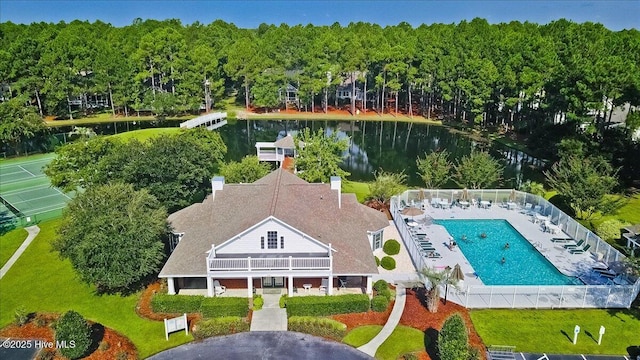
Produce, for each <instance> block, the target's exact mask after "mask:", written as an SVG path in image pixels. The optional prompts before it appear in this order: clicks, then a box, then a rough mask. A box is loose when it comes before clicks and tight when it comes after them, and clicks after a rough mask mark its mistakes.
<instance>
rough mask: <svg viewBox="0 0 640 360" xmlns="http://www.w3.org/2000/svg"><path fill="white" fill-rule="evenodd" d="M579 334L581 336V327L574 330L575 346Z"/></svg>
mask: <svg viewBox="0 0 640 360" xmlns="http://www.w3.org/2000/svg"><path fill="white" fill-rule="evenodd" d="M578 334H580V326H579V325H576V327H575V328H574V329H573V345H575V344H576V343H577V342H578Z"/></svg>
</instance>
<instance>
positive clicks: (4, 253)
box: [0, 229, 29, 267]
mask: <svg viewBox="0 0 640 360" xmlns="http://www.w3.org/2000/svg"><path fill="white" fill-rule="evenodd" d="M27 235H29V234H28V233H27V230H25V229H13V230H11V231H9V232H8V233H6V234H4V235H2V236H0V267H2V266H4V264H6V263H7V261H9V259H10V258H11V255H13V253H14V252H16V250H17V249H18V248H19V247H20V244H22V242H23V241H24V240H25V239H26V238H27Z"/></svg>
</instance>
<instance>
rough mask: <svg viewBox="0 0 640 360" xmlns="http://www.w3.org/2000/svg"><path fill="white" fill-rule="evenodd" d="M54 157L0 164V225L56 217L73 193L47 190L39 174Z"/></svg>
mask: <svg viewBox="0 0 640 360" xmlns="http://www.w3.org/2000/svg"><path fill="white" fill-rule="evenodd" d="M54 156H55V155H54V154H46V155H39V156H36V157H30V158H28V159H16V160H8V161H3V162H2V163H0V200H2V201H1V202H2V206H0V223H3V222H4V223H6V222H17V223H18V224H17V225H21V226H24V225H27V224H29V223H33V222H37V221H41V220H45V219H50V218H54V217H57V216H60V214H61V213H62V209H63V208H64V207H65V206H66V205H67V202H69V201H70V200H71V199H72V198H73V196H74V193H68V194H65V193H64V192H62V191H61V190H59V189H57V188H54V187H51V183H50V182H49V178H48V177H47V176H46V175H45V174H44V173H43V172H42V168H43V167H44V166H45V165H47V164H48V163H49V162H50V161H51V160H52V159H53V157H54Z"/></svg>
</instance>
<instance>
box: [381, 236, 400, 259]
mask: <svg viewBox="0 0 640 360" xmlns="http://www.w3.org/2000/svg"><path fill="white" fill-rule="evenodd" d="M382 251H384V253H385V254H387V255H397V254H398V253H400V243H399V242H398V240H396V239H389V240H387V241H385V242H384V245H383V246H382Z"/></svg>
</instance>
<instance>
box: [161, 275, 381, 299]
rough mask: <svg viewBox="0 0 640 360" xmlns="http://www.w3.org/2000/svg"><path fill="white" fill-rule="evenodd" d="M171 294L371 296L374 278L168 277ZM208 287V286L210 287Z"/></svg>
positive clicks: (367, 276)
mask: <svg viewBox="0 0 640 360" xmlns="http://www.w3.org/2000/svg"><path fill="white" fill-rule="evenodd" d="M167 284H168V290H169V291H168V292H169V294H178V295H202V296H209V297H211V296H221V297H253V295H254V294H257V295H263V294H275V295H285V294H286V295H287V296H290V297H293V296H314V295H315V296H318V295H346V294H369V295H370V294H372V291H373V281H372V276H371V275H362V276H332V277H304V276H262V277H257V278H254V277H245V278H219V277H217V278H198V279H197V280H194V279H193V278H190V279H183V278H167ZM207 285H209V286H207Z"/></svg>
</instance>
